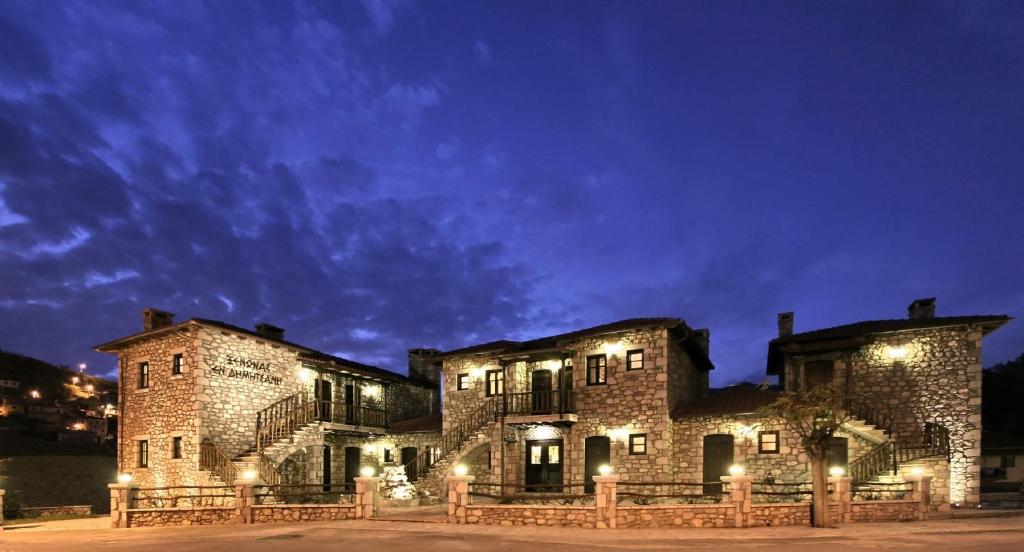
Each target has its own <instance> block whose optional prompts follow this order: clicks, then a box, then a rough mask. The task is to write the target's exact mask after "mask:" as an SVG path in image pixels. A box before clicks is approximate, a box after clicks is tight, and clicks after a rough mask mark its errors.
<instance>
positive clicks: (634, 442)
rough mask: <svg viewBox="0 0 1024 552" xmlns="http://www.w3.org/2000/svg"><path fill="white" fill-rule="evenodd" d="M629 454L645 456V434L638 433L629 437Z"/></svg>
mask: <svg viewBox="0 0 1024 552" xmlns="http://www.w3.org/2000/svg"><path fill="white" fill-rule="evenodd" d="M629 453H630V454H647V434H646V433H638V434H636V435H630V436H629Z"/></svg>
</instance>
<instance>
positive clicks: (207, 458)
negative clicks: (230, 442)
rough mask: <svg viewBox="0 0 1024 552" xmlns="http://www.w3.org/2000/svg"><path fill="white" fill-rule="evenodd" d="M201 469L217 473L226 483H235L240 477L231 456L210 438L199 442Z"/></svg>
mask: <svg viewBox="0 0 1024 552" xmlns="http://www.w3.org/2000/svg"><path fill="white" fill-rule="evenodd" d="M199 469H201V470H205V471H210V472H213V473H215V474H217V476H218V477H220V479H221V481H223V482H224V484H225V485H234V484H235V480H237V479H238V469H237V468H235V465H234V463H232V462H231V458H228V456H227V455H226V454H224V452H223V451H222V450H220V449H219V448H217V445H215V444H213V443H212V442H211V441H209V440H203V442H202V443H200V444H199Z"/></svg>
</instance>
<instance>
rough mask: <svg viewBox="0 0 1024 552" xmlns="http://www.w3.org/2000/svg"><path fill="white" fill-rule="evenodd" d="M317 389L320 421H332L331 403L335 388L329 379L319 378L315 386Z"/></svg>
mask: <svg viewBox="0 0 1024 552" xmlns="http://www.w3.org/2000/svg"><path fill="white" fill-rule="evenodd" d="M314 389H315V390H316V400H317V401H318V405H319V407H320V421H322V422H329V421H331V403H332V402H333V397H334V394H333V390H332V389H331V382H329V381H327V380H317V384H316V386H315V387H314Z"/></svg>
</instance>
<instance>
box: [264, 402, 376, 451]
mask: <svg viewBox="0 0 1024 552" xmlns="http://www.w3.org/2000/svg"><path fill="white" fill-rule="evenodd" d="M314 422H331V423H336V424H347V425H355V426H367V427H374V428H385V427H387V411H386V410H385V409H383V408H373V407H369V406H359V405H352V404H339V403H335V402H333V401H324V400H320V399H319V398H313V397H310V396H309V394H308V393H296V394H295V395H291V396H289V397H285V398H283V399H281V400H279V401H277V402H275V403H274V404H271V405H270V406H268V407H266V408H264V409H263V410H260V411H259V412H257V413H256V449H257V450H258V451H262V450H263V449H265V448H266V447H268V446H270V445H272V444H273V443H276V442H279V441H281V440H284V439H290V438H291V437H292V435H293V434H294V433H295V432H296V431H298V430H299V429H301V428H302V427H303V426H305V425H307V424H310V423H314Z"/></svg>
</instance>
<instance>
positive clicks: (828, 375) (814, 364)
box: [804, 360, 835, 389]
mask: <svg viewBox="0 0 1024 552" xmlns="http://www.w3.org/2000/svg"><path fill="white" fill-rule="evenodd" d="M834 370H835V363H834V362H832V361H831V360H812V361H811V362H807V363H805V364H804V388H805V389H814V388H815V387H823V386H825V385H830V384H831V383H832V376H833V372H834Z"/></svg>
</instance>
